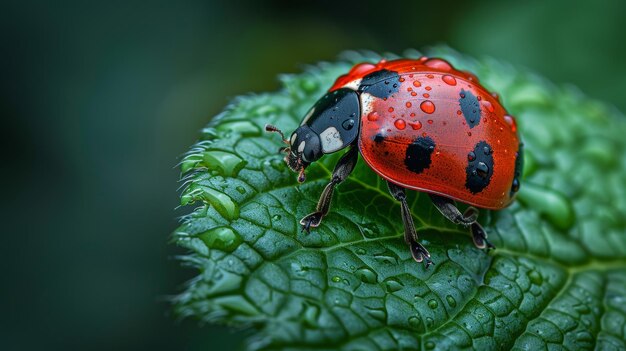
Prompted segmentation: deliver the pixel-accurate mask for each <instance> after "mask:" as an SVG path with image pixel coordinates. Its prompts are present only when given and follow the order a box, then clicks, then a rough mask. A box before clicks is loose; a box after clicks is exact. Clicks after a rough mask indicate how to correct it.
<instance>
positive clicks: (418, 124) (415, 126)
mask: <svg viewBox="0 0 626 351" xmlns="http://www.w3.org/2000/svg"><path fill="white" fill-rule="evenodd" d="M409 125H410V126H411V128H413V130H420V129H422V122H420V121H417V122H415V123H411V122H409Z"/></svg>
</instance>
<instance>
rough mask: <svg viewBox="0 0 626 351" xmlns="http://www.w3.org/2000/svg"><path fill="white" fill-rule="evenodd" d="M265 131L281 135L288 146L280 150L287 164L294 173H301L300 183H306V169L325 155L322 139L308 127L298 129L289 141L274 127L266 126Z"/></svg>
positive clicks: (303, 126)
mask: <svg viewBox="0 0 626 351" xmlns="http://www.w3.org/2000/svg"><path fill="white" fill-rule="evenodd" d="M265 130H266V131H268V132H276V133H279V134H280V136H281V137H282V138H283V142H284V143H285V144H287V145H288V146H286V147H283V148H281V149H280V151H281V152H284V153H286V155H285V163H287V166H289V168H290V169H291V170H292V171H294V172H296V173H299V176H298V181H299V182H300V183H302V182H304V181H305V179H306V177H305V174H304V170H305V169H306V167H307V166H308V165H310V164H311V163H312V162H315V161H317V160H318V159H319V158H320V157H322V155H323V152H322V146H321V143H320V137H319V136H318V135H317V134H316V133H315V132H314V131H313V130H311V128H310V127H308V126H307V125H302V126H300V127H298V129H296V131H295V132H293V134H291V138H290V139H289V140H287V139H285V136H284V134H283V132H282V131H281V130H280V129H278V128H276V127H275V126H273V125H270V124H268V125H266V126H265Z"/></svg>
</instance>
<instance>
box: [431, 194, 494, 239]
mask: <svg viewBox="0 0 626 351" xmlns="http://www.w3.org/2000/svg"><path fill="white" fill-rule="evenodd" d="M429 196H430V199H431V200H432V202H433V204H434V205H435V207H437V209H438V210H439V212H441V214H442V215H443V216H444V217H446V218H447V219H449V220H450V221H451V222H452V223H455V224H462V225H464V226H469V227H470V231H471V232H472V240H473V241H474V245H476V247H477V248H479V249H484V248H487V249H494V248H495V246H493V245H492V244H491V243H490V242H489V241H487V233H486V232H485V230H484V229H483V227H482V226H481V225H480V224H479V223H478V222H476V220H477V219H478V210H477V209H476V208H475V207H471V206H470V207H468V208H467V210H465V213H463V214H461V211H459V209H458V208H457V207H456V205H455V204H454V201H453V200H450V199H448V198H447V197H443V196H439V195H434V194H429Z"/></svg>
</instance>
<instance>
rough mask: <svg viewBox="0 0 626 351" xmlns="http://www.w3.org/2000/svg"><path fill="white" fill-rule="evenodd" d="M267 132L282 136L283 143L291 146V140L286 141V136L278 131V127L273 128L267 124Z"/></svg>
mask: <svg viewBox="0 0 626 351" xmlns="http://www.w3.org/2000/svg"><path fill="white" fill-rule="evenodd" d="M265 131H266V132H274V133H278V134H280V137H281V138H282V139H283V143H285V144H287V145H289V140H287V139H285V135H284V134H283V131H282V130H280V129H278V128H277V127H276V126H273V125H271V124H266V125H265Z"/></svg>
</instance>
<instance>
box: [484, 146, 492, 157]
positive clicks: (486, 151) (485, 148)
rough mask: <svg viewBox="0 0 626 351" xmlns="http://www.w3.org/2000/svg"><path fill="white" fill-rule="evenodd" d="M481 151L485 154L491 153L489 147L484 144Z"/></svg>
mask: <svg viewBox="0 0 626 351" xmlns="http://www.w3.org/2000/svg"><path fill="white" fill-rule="evenodd" d="M483 152H484V153H485V155H490V154H491V148H490V147H489V146H485V147H483Z"/></svg>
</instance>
